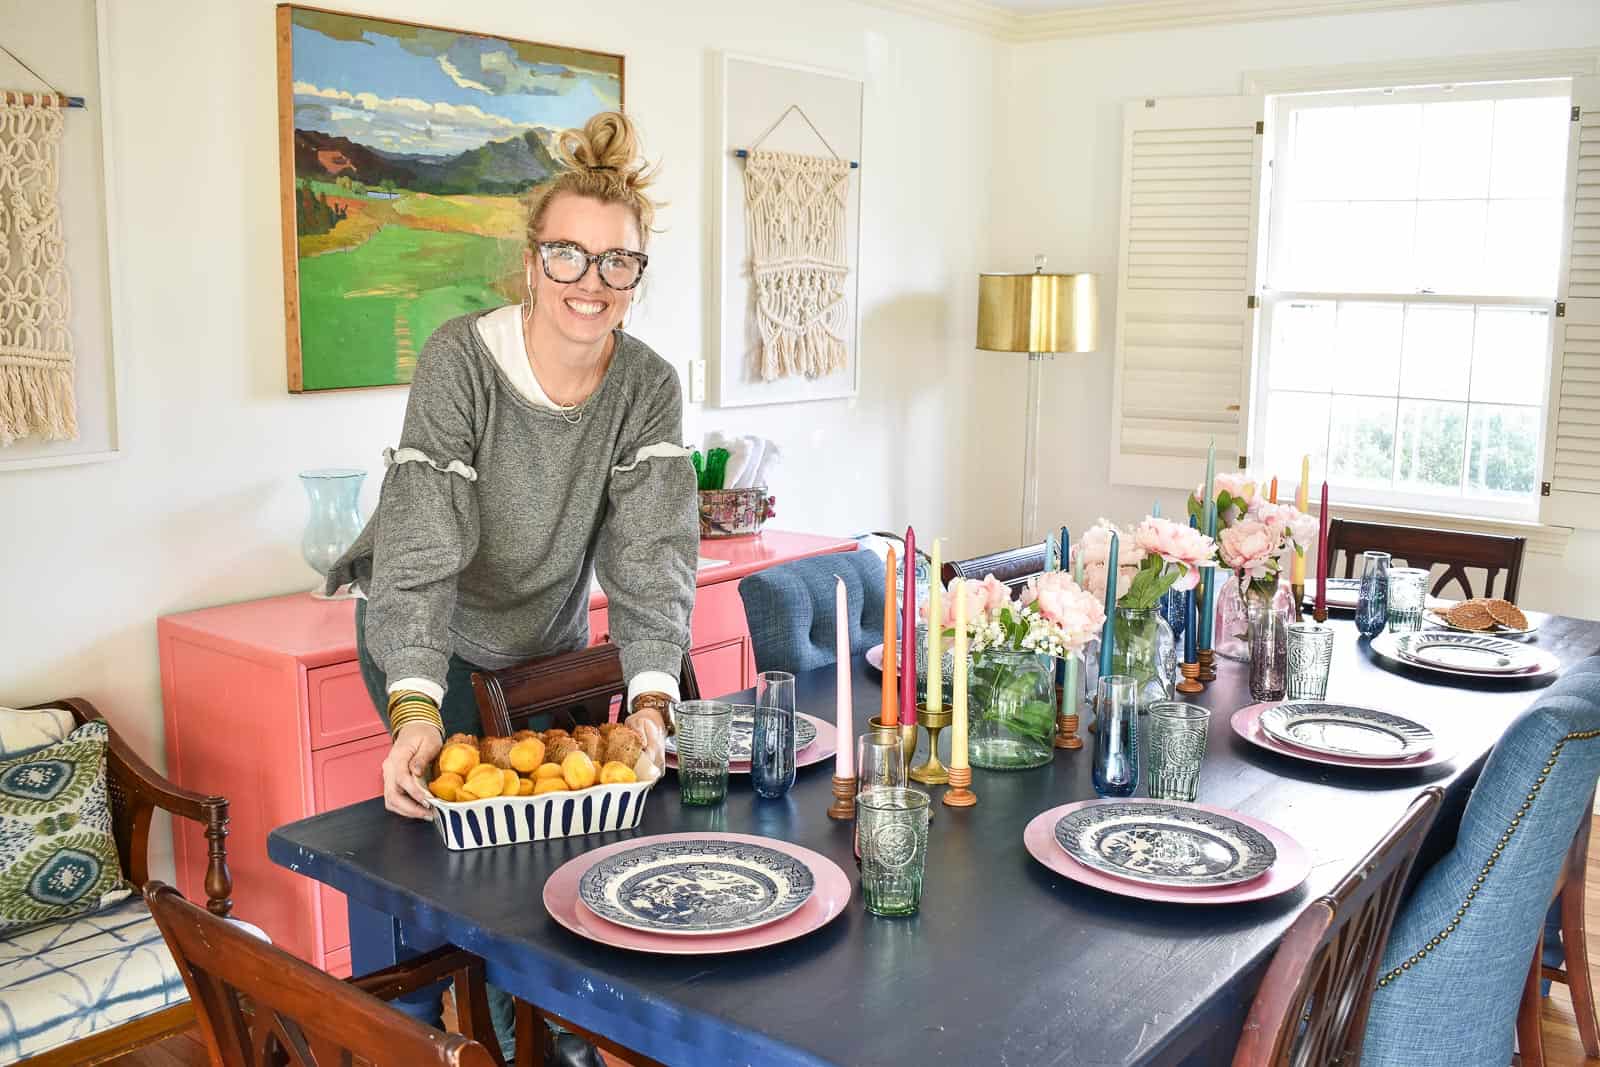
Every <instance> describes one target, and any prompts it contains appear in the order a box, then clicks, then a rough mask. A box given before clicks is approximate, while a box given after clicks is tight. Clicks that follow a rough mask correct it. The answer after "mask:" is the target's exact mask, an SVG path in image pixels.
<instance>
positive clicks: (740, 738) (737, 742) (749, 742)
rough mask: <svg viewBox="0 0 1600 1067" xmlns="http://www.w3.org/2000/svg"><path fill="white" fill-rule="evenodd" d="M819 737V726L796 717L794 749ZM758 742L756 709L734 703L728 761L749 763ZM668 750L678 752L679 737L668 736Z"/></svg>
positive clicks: (803, 746) (802, 746)
mask: <svg viewBox="0 0 1600 1067" xmlns="http://www.w3.org/2000/svg"><path fill="white" fill-rule="evenodd" d="M816 739H817V728H816V726H814V725H813V724H812V723H811V720H809V719H807V718H806V717H805V716H804V715H800V714H796V715H795V717H794V750H795V751H796V752H799V751H800V750H801V749H803V748H805V747H806V746H807V745H809V744H811V742H813V741H815V740H816ZM755 744H756V714H755V709H754V708H752V707H751V706H750V705H748V704H736V705H734V712H733V725H732V726H731V727H729V731H728V762H729V763H749V762H750V753H751V752H753V751H754V750H755ZM667 751H668V752H670V753H672V754H673V755H674V756H676V755H677V754H678V739H677V737H675V736H674V737H669V738H667Z"/></svg>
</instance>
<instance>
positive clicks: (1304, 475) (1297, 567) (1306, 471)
mask: <svg viewBox="0 0 1600 1067" xmlns="http://www.w3.org/2000/svg"><path fill="white" fill-rule="evenodd" d="M1310 485H1311V457H1310V456H1301V457H1300V488H1299V489H1296V490H1295V491H1294V506H1295V507H1296V508H1299V509H1300V511H1301V512H1302V513H1304V512H1305V511H1306V504H1307V503H1308V502H1309V499H1308V497H1309V494H1310V492H1311V490H1310V488H1309V486H1310ZM1289 584H1290V585H1301V586H1303V585H1305V584H1306V554H1305V552H1304V551H1302V550H1300V549H1296V550H1295V554H1294V559H1293V560H1292V561H1291V562H1290V564H1289ZM1296 610H1298V606H1297V608H1296Z"/></svg>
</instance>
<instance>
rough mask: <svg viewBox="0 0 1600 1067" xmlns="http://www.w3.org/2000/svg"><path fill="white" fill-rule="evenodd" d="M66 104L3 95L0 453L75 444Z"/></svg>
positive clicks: (24, 95)
mask: <svg viewBox="0 0 1600 1067" xmlns="http://www.w3.org/2000/svg"><path fill="white" fill-rule="evenodd" d="M65 103H66V101H65V99H64V98H61V97H58V96H56V95H55V94H53V93H52V94H44V93H13V92H7V93H4V94H0V446H4V445H9V444H11V443H12V442H13V441H15V440H17V439H19V438H23V437H41V438H47V439H55V440H72V439H75V438H76V437H77V436H78V419H77V411H76V403H75V401H74V398H73V386H72V382H73V364H72V339H71V337H70V336H69V335H68V332H67V314H68V306H69V305H68V293H67V256H66V242H65V239H64V238H63V236H62V232H61V206H60V199H59V195H58V189H59V185H60V181H59V174H58V172H57V160H58V158H59V155H60V148H61V132H62V125H63V121H62V120H63V114H64V113H63V111H62V107H63V106H64V104H65Z"/></svg>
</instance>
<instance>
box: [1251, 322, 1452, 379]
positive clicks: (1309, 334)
mask: <svg viewBox="0 0 1600 1067" xmlns="http://www.w3.org/2000/svg"><path fill="white" fill-rule="evenodd" d="M1338 306H1339V305H1338V304H1336V303H1334V302H1333V301H1331V300H1315V301H1312V300H1296V301H1294V302H1293V303H1288V304H1281V305H1279V306H1278V307H1276V308H1274V309H1273V312H1272V367H1271V373H1270V375H1269V376H1268V384H1269V385H1270V386H1271V388H1273V389H1308V390H1312V391H1321V392H1324V393H1325V392H1328V391H1329V390H1330V389H1332V388H1333V330H1334V322H1335V315H1336V313H1337V310H1338ZM1468 329H1469V334H1468V337H1469V340H1470V336H1471V334H1470V329H1471V327H1470V325H1469V327H1468Z"/></svg>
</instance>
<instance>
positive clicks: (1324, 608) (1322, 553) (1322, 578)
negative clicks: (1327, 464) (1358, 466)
mask: <svg viewBox="0 0 1600 1067" xmlns="http://www.w3.org/2000/svg"><path fill="white" fill-rule="evenodd" d="M1312 613H1313V615H1314V617H1315V618H1316V620H1317V621H1318V622H1321V621H1322V620H1323V619H1326V618H1327V617H1328V483H1327V481H1326V480H1324V481H1323V483H1322V511H1321V513H1320V514H1318V515H1317V599H1316V602H1315V604H1313V606H1312Z"/></svg>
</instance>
